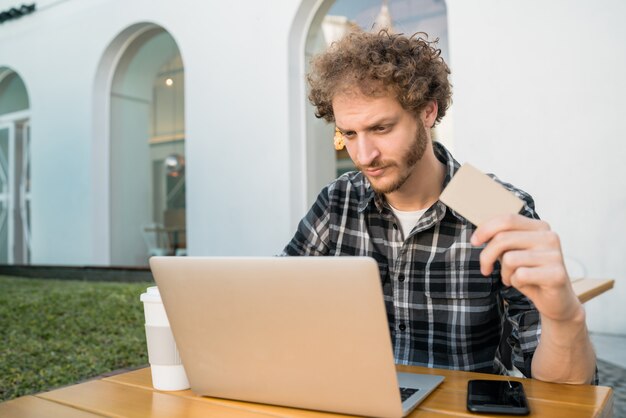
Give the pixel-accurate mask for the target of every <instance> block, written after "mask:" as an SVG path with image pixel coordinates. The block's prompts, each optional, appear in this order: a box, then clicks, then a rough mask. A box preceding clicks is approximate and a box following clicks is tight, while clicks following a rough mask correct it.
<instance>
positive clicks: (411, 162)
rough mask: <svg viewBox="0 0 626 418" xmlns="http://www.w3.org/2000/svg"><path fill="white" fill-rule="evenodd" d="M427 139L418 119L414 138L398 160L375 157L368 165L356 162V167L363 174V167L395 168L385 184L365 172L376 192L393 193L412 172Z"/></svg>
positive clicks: (424, 150) (423, 151) (424, 129)
mask: <svg viewBox="0 0 626 418" xmlns="http://www.w3.org/2000/svg"><path fill="white" fill-rule="evenodd" d="M428 140H429V139H428V134H427V132H426V127H425V126H424V123H423V122H422V121H419V122H418V126H417V129H416V132H415V140H414V141H413V142H412V143H411V144H410V145H409V148H408V149H407V151H406V153H405V154H404V155H403V156H402V158H401V160H400V161H388V160H381V159H376V160H374V161H372V163H371V164H369V165H368V166H362V165H360V164H359V163H358V162H357V163H356V167H357V169H359V170H360V171H361V172H362V173H364V174H365V171H364V170H363V169H364V168H378V167H384V168H396V169H397V170H398V171H399V172H398V173H397V174H396V175H395V177H394V178H392V179H391V180H390V182H389V183H387V184H382V183H381V182H380V181H377V180H372V179H371V178H369V177H367V175H366V174H365V176H366V177H367V179H368V180H369V182H370V184H371V186H372V189H374V191H375V192H376V193H380V194H387V193H393V192H395V191H397V190H398V189H400V188H401V187H402V186H403V185H404V183H406V181H407V180H408V179H409V177H411V174H413V168H414V167H415V164H417V162H418V161H419V160H421V159H422V157H423V156H424V153H425V152H426V145H427V144H428ZM392 174H393V173H392Z"/></svg>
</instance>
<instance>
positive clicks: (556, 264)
mask: <svg viewBox="0 0 626 418" xmlns="http://www.w3.org/2000/svg"><path fill="white" fill-rule="evenodd" d="M547 273H549V274H551V275H549V276H544V274H547ZM501 276H502V283H504V284H505V285H506V286H514V287H516V288H517V287H518V286H527V285H545V284H547V283H546V280H545V277H555V278H567V272H566V271H565V267H564V266H563V262H562V256H561V252H560V251H558V250H538V251H536V250H535V251H508V252H506V253H505V254H504V255H503V256H502V261H501Z"/></svg>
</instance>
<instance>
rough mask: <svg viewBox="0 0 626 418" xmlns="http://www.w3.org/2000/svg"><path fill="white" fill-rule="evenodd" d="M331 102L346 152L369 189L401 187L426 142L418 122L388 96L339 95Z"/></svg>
mask: <svg viewBox="0 0 626 418" xmlns="http://www.w3.org/2000/svg"><path fill="white" fill-rule="evenodd" d="M332 104H333V113H334V115H335V122H336V124H337V127H338V128H339V130H340V131H341V132H342V133H343V135H344V138H345V144H346V148H347V150H348V154H349V155H350V158H352V161H353V162H354V164H355V165H356V167H357V168H358V169H359V170H360V171H361V172H363V174H364V175H365V176H366V177H367V179H368V180H369V181H370V183H371V185H372V188H373V189H374V190H375V191H376V192H378V193H384V194H386V193H393V192H395V191H398V190H401V188H402V186H403V185H404V184H405V183H406V181H407V179H409V177H410V176H411V175H412V174H413V170H414V168H415V166H416V164H417V162H418V161H419V160H420V159H421V158H422V156H423V155H424V152H425V150H426V146H427V144H428V141H430V138H429V136H428V134H427V132H426V129H425V127H424V124H423V123H422V121H421V120H418V119H416V117H415V116H414V115H413V114H411V113H410V112H408V111H406V110H405V109H403V108H402V106H401V105H400V102H398V100H397V99H396V98H395V97H394V96H392V95H387V96H382V97H368V96H364V95H362V94H359V93H346V94H339V95H337V96H335V98H334V99H333V102H332Z"/></svg>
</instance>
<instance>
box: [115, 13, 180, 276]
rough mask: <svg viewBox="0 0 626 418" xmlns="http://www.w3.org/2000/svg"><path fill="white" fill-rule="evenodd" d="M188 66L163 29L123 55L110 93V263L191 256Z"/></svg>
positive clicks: (148, 31) (147, 33) (143, 36)
mask: <svg viewBox="0 0 626 418" xmlns="http://www.w3.org/2000/svg"><path fill="white" fill-rule="evenodd" d="M184 82H185V81H184V66H183V61H182V57H181V54H180V51H179V49H178V46H177V44H176V42H175V40H174V39H173V38H172V36H171V35H170V34H169V33H168V32H167V31H166V30H164V29H163V28H161V27H158V26H155V25H152V26H150V27H147V28H146V27H144V28H142V30H141V32H140V33H138V34H135V36H134V37H132V39H130V40H129V42H128V44H127V45H126V46H125V48H124V49H123V51H122V53H121V56H120V58H119V60H118V62H117V65H116V67H115V72H114V74H113V78H112V82H111V90H110V123H109V137H110V148H109V161H110V163H109V175H110V178H109V182H110V183H109V184H110V202H109V204H110V206H109V207H110V213H109V216H110V263H111V264H113V265H146V264H147V260H148V257H149V256H150V255H156V254H161V255H166V254H167V255H169V254H172V255H173V254H183V253H184V251H185V248H186V239H185V235H186V234H185V231H186V230H185V207H186V203H185V202H186V193H185V125H184Z"/></svg>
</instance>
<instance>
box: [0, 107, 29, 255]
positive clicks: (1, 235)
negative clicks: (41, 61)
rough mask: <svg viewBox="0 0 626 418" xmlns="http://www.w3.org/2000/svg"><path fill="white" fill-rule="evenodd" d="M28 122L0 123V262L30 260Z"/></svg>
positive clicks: (23, 120) (25, 120)
mask: <svg viewBox="0 0 626 418" xmlns="http://www.w3.org/2000/svg"><path fill="white" fill-rule="evenodd" d="M30 202H31V194H30V125H29V122H28V119H21V120H15V121H11V122H4V123H0V264H29V263H30Z"/></svg>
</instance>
